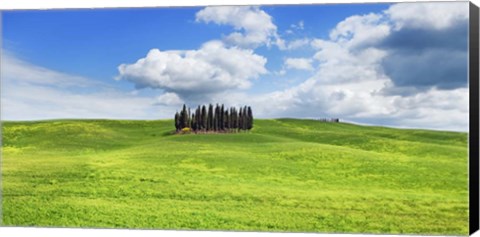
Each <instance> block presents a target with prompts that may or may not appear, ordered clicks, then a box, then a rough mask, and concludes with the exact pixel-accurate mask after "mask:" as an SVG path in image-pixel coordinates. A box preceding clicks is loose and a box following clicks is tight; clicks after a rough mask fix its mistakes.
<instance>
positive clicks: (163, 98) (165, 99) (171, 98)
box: [155, 92, 185, 106]
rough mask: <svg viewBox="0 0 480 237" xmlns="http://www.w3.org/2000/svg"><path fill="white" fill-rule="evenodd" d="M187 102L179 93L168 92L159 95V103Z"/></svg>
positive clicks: (177, 103) (175, 103) (174, 103)
mask: <svg viewBox="0 0 480 237" xmlns="http://www.w3.org/2000/svg"><path fill="white" fill-rule="evenodd" d="M183 103H185V102H184V101H183V100H182V99H181V98H180V97H179V96H178V95H177V94H175V93H172V92H167V93H165V94H162V95H160V96H158V97H157V102H156V103H155V104H157V105H167V106H168V105H176V106H178V105H181V104H183Z"/></svg>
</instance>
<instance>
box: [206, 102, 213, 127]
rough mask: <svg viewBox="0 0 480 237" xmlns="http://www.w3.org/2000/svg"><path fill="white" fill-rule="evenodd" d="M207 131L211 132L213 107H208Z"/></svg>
mask: <svg viewBox="0 0 480 237" xmlns="http://www.w3.org/2000/svg"><path fill="white" fill-rule="evenodd" d="M207 124H208V126H207V130H209V131H210V130H213V105H212V104H210V105H209V106H208V117H207Z"/></svg>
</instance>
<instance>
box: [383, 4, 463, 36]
mask: <svg viewBox="0 0 480 237" xmlns="http://www.w3.org/2000/svg"><path fill="white" fill-rule="evenodd" d="M385 13H386V14H387V15H388V17H389V18H390V19H391V20H392V21H393V22H394V24H395V27H396V28H397V29H399V28H402V27H411V28H422V29H431V28H434V29H437V30H438V29H444V28H448V27H450V26H452V25H454V24H456V23H458V22H461V21H466V20H468V2H431V3H399V4H395V5H393V6H391V7H390V8H389V9H388V10H387V11H386V12H385Z"/></svg>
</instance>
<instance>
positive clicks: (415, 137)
mask: <svg viewBox="0 0 480 237" xmlns="http://www.w3.org/2000/svg"><path fill="white" fill-rule="evenodd" d="M172 130H174V128H173V121H172V120H157V121H123V120H52V121H37V122H3V135H2V136H3V145H2V195H3V196H2V204H3V205H2V209H3V210H2V211H3V219H2V225H7V226H11V225H15V226H68V227H115V228H143V229H196V230H207V229H208V230H242V231H282V232H284V231H287V232H323V233H391V234H399V233H405V234H407V233H408V234H443V235H445V234H448V235H450V234H452V235H465V234H467V233H468V174H467V170H468V149H467V147H468V146H467V134H466V133H457V132H441V131H429V130H415V129H394V128H385V127H374V126H359V125H353V124H347V123H327V122H319V121H314V120H300V119H272V120H255V122H254V127H253V129H252V131H250V132H241V133H229V134H197V135H195V134H188V135H175V134H172Z"/></svg>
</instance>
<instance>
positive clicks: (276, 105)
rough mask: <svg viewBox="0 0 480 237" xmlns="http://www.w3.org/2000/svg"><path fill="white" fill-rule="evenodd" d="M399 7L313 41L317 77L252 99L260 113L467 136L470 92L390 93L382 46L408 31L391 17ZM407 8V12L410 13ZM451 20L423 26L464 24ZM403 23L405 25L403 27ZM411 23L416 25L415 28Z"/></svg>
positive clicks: (433, 89) (351, 21) (386, 52)
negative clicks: (388, 92)
mask: <svg viewBox="0 0 480 237" xmlns="http://www.w3.org/2000/svg"><path fill="white" fill-rule="evenodd" d="M405 5H407V7H408V6H413V5H415V6H416V5H421V3H415V4H405ZM460 5H462V6H463V5H465V4H464V3H462V4H460ZM396 6H397V5H393V6H392V7H391V8H390V9H391V10H389V11H387V13H385V14H374V13H371V14H367V15H363V16H351V17H348V18H347V19H345V20H344V21H342V22H340V23H339V24H338V25H337V26H336V27H335V28H334V29H333V30H332V31H331V32H330V39H328V40H322V39H316V40H312V41H311V46H312V47H313V48H314V49H316V50H317V53H315V55H314V57H313V59H315V60H317V61H318V63H319V65H318V68H317V70H316V71H315V75H314V76H312V77H311V78H309V79H307V80H306V81H304V82H303V83H301V84H300V85H297V86H295V87H292V88H289V89H286V90H283V91H275V92H272V93H268V94H264V95H257V96H256V97H252V96H250V101H251V103H252V104H254V105H255V106H253V108H254V110H255V111H258V112H259V113H261V116H265V117H285V116H292V117H298V116H299V115H300V114H301V115H302V116H305V117H339V118H341V119H344V120H350V121H358V122H367V123H371V124H382V125H387V126H397V127H417V128H418V127H420V128H430V129H441V130H457V131H458V130H459V131H466V130H467V129H468V88H465V87H461V88H456V89H439V88H437V87H434V86H433V87H430V88H429V89H427V90H419V91H417V92H416V93H414V94H411V95H404V96H401V95H396V94H387V93H384V91H385V90H386V89H391V88H392V87H395V84H394V81H393V80H392V78H390V77H389V76H388V75H386V74H385V71H384V68H383V64H382V62H383V61H384V60H385V59H386V57H387V56H389V54H390V53H391V52H390V51H389V50H388V48H386V46H387V45H380V44H381V43H382V42H383V41H384V40H385V39H387V38H388V37H389V36H391V34H392V33H394V32H396V31H399V30H401V28H399V27H398V25H402V26H404V27H406V26H407V22H408V21H407V20H406V19H403V18H400V17H399V18H396V19H393V18H390V15H389V14H391V13H389V12H396V11H399V10H398V9H397V8H396ZM449 6H451V5H447V4H446V5H444V6H442V7H441V8H442V11H447V9H448V7H449ZM403 7H404V6H402V9H401V10H403V11H405V12H407V10H406V9H405V8H403ZM415 8H419V9H422V8H421V7H418V6H416V7H415ZM392 9H393V10H392ZM412 11H417V10H416V9H413V10H412ZM466 13H468V11H466V10H463V11H462V14H466ZM422 14H423V17H425V18H426V19H433V18H435V16H432V14H433V15H435V14H436V13H433V12H431V11H424V12H421V14H420V15H422ZM453 15H455V14H453ZM456 15H461V14H456ZM447 18H448V19H449V20H447V21H445V22H442V23H436V22H430V21H428V20H426V21H423V24H430V25H431V26H432V27H438V26H440V25H441V26H442V27H443V26H447V25H453V24H454V23H455V21H457V20H458V19H463V18H461V17H459V18H456V17H447ZM397 19H400V20H398V22H397ZM401 21H403V22H401ZM400 23H401V24H400ZM408 24H410V25H409V27H410V26H413V23H408ZM426 27H428V26H426ZM438 30H441V29H438ZM425 63H427V64H431V63H433V62H425ZM237 96H238V97H240V96H239V95H237ZM245 99H248V97H246V98H245ZM258 112H257V113H258Z"/></svg>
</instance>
